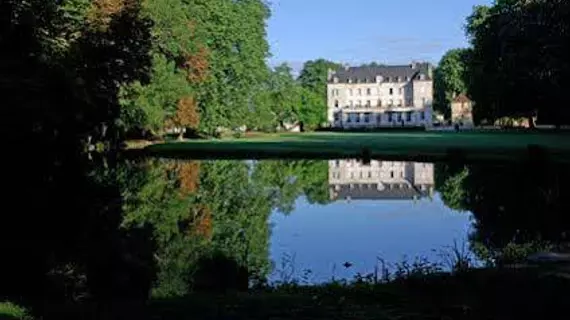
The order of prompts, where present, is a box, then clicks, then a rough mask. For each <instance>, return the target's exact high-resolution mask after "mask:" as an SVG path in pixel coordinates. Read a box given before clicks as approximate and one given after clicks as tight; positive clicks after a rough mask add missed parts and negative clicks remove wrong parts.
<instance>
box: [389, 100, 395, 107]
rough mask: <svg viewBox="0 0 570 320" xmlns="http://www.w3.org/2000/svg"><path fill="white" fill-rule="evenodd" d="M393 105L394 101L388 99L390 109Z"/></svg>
mask: <svg viewBox="0 0 570 320" xmlns="http://www.w3.org/2000/svg"><path fill="white" fill-rule="evenodd" d="M393 105H394V100H392V99H390V107H391V106H393Z"/></svg>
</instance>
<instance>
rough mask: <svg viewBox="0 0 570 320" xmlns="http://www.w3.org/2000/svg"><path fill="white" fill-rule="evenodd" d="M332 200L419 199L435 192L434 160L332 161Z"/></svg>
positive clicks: (330, 172)
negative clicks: (428, 161) (427, 161)
mask: <svg viewBox="0 0 570 320" xmlns="http://www.w3.org/2000/svg"><path fill="white" fill-rule="evenodd" d="M329 185H330V197H331V200H338V199H347V200H350V199H369V200H383V199H395V200H405V199H420V198H424V197H428V196H429V197H431V196H433V190H434V165H433V164H431V163H416V162H399V161H381V160H372V161H370V163H366V164H365V163H363V162H362V161H360V160H356V159H353V160H335V161H329Z"/></svg>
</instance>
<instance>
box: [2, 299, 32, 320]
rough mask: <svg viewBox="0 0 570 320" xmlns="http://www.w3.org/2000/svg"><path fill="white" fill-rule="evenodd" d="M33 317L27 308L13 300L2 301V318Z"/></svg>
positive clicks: (7, 319)
mask: <svg viewBox="0 0 570 320" xmlns="http://www.w3.org/2000/svg"><path fill="white" fill-rule="evenodd" d="M11 319H26V320H27V319H31V318H30V317H29V316H28V313H27V311H26V309H24V308H22V307H20V306H18V305H15V304H13V303H11V302H0V320H11Z"/></svg>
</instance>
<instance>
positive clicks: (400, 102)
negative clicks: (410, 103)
mask: <svg viewBox="0 0 570 320" xmlns="http://www.w3.org/2000/svg"><path fill="white" fill-rule="evenodd" d="M402 103H403V102H402V99H400V100H398V107H401V106H402Z"/></svg>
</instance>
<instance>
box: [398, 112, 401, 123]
mask: <svg viewBox="0 0 570 320" xmlns="http://www.w3.org/2000/svg"><path fill="white" fill-rule="evenodd" d="M398 122H402V113H401V112H398Z"/></svg>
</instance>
